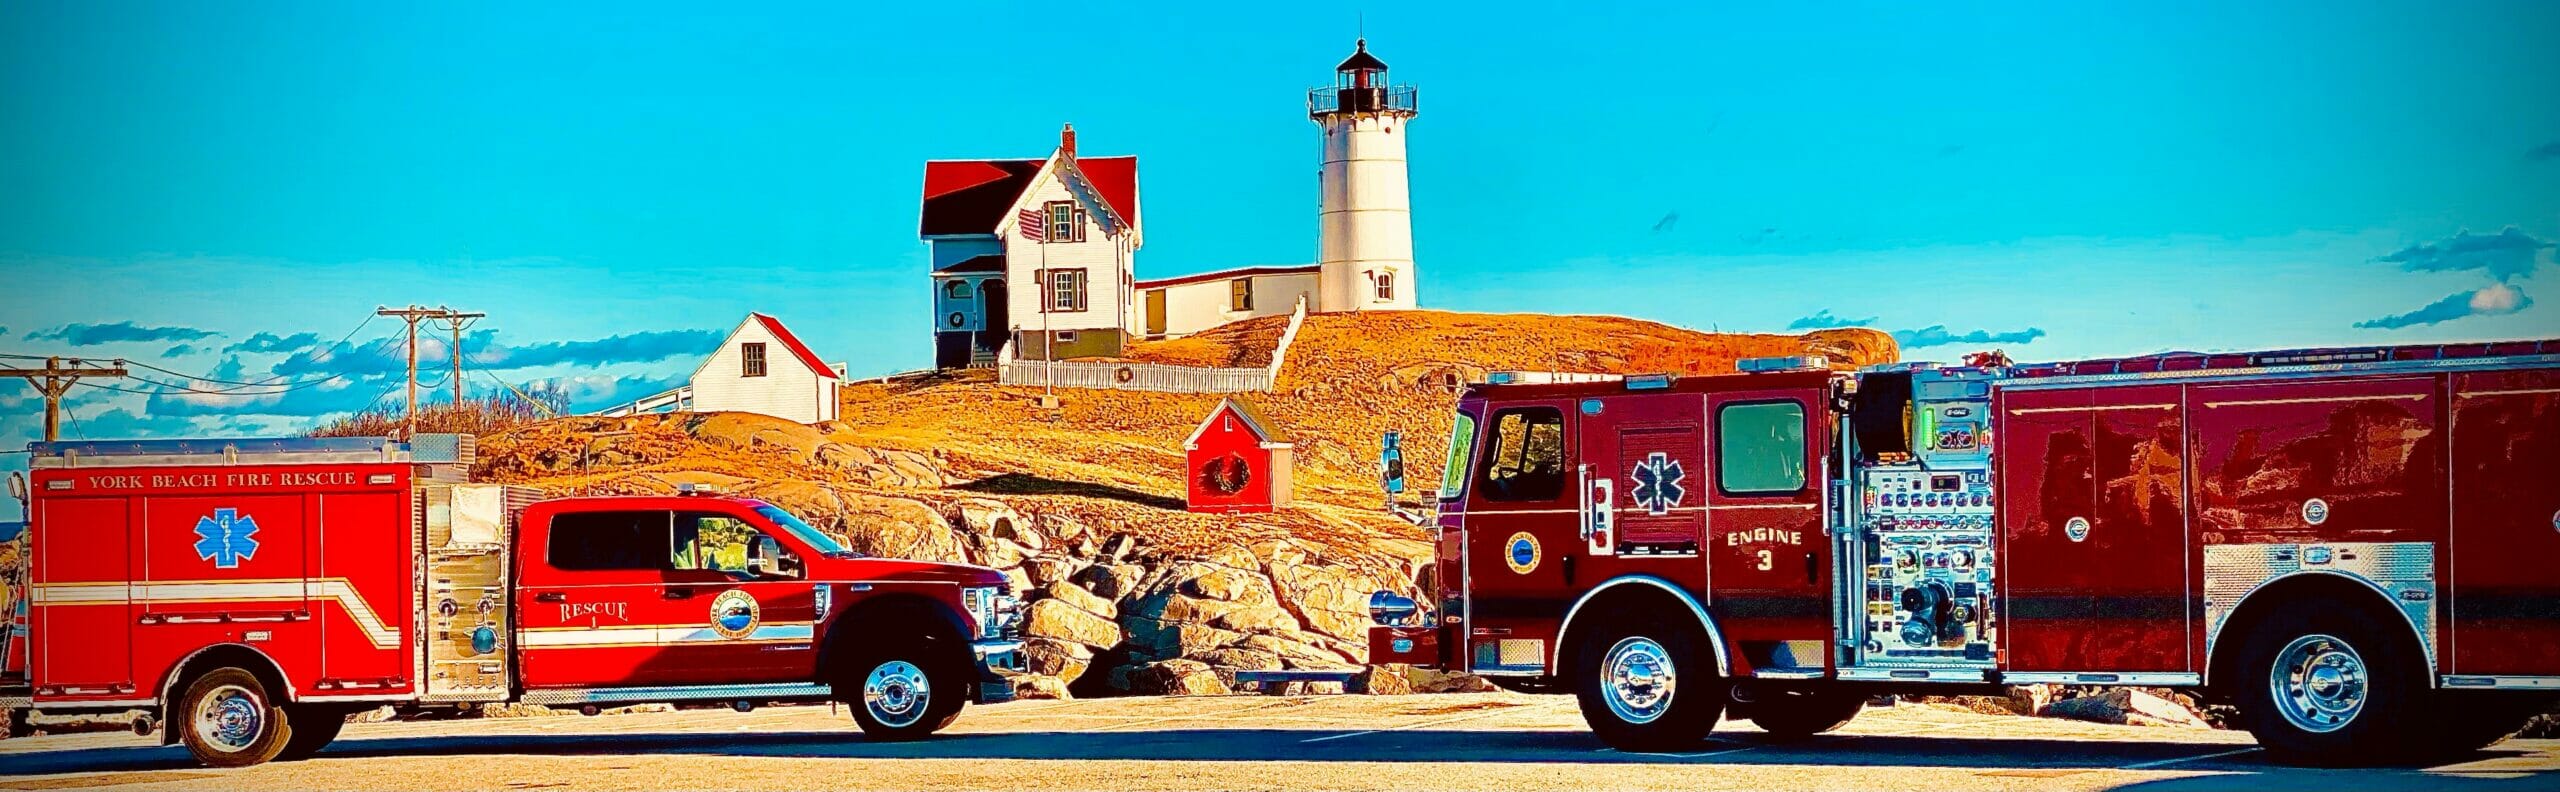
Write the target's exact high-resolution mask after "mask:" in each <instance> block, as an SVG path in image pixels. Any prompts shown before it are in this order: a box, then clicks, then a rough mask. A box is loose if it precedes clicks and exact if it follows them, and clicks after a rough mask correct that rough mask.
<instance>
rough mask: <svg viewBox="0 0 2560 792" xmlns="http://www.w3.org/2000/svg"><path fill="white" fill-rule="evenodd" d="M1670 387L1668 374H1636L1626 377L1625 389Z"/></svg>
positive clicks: (1660, 388)
mask: <svg viewBox="0 0 2560 792" xmlns="http://www.w3.org/2000/svg"><path fill="white" fill-rule="evenodd" d="M1669 387H1671V375H1669V374H1638V375H1635V376H1632V377H1628V378H1627V390H1662V389H1664V388H1669Z"/></svg>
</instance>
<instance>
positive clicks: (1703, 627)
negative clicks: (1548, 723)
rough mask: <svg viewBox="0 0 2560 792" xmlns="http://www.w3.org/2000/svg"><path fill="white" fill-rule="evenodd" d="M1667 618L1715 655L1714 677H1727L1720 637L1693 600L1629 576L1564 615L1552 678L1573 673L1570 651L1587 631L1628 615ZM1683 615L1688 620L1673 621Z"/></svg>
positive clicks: (1668, 587) (1663, 583)
mask: <svg viewBox="0 0 2560 792" xmlns="http://www.w3.org/2000/svg"><path fill="white" fill-rule="evenodd" d="M1639 613H1644V614H1671V615H1673V616H1674V617H1675V618H1674V619H1673V621H1674V622H1675V623H1676V622H1687V623H1688V624H1690V625H1692V626H1694V627H1696V628H1697V629H1698V632H1699V633H1701V634H1702V635H1703V636H1704V637H1705V638H1706V642H1705V646H1706V647H1707V650H1708V651H1710V652H1713V653H1715V663H1716V673H1717V674H1718V675H1720V676H1721V675H1726V674H1729V673H1730V666H1729V665H1728V664H1727V660H1726V657H1725V645H1724V636H1723V634H1721V633H1719V632H1718V631H1717V630H1716V626H1715V620H1714V618H1713V617H1711V616H1708V615H1707V612H1706V610H1705V609H1704V608H1702V607H1700V606H1699V605H1698V602H1697V600H1696V599H1693V598H1691V597H1690V596H1688V594H1687V593H1686V592H1682V591H1680V589H1679V588H1678V587H1677V586H1674V585H1673V584H1671V583H1670V582H1669V581H1665V580H1662V579H1660V578H1654V577H1645V576H1631V577H1622V578H1618V579H1616V580H1611V581H1609V582H1607V583H1602V584H1600V586H1599V587H1598V588H1594V589H1592V590H1591V592H1590V593H1588V594H1585V595H1583V597H1582V600H1581V601H1579V602H1576V603H1574V605H1573V608H1572V609H1571V610H1568V611H1566V612H1565V619H1564V624H1563V626H1562V628H1561V630H1560V632H1559V633H1558V634H1557V635H1556V647H1555V664H1554V665H1555V675H1556V676H1557V677H1569V676H1571V675H1573V674H1574V673H1576V668H1575V664H1577V663H1579V662H1581V660H1582V658H1580V657H1577V656H1575V653H1574V651H1573V647H1574V646H1576V645H1577V644H1578V643H1579V642H1580V641H1581V640H1582V636H1583V635H1585V634H1588V633H1589V632H1590V631H1591V630H1594V629H1600V628H1603V627H1605V626H1607V625H1609V624H1611V623H1613V622H1616V621H1617V620H1619V619H1622V618H1625V617H1626V616H1627V615H1629V614H1639ZM1679 614H1687V615H1688V616H1689V618H1687V619H1679V618H1676V617H1677V615H1679Z"/></svg>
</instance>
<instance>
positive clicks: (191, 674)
mask: <svg viewBox="0 0 2560 792" xmlns="http://www.w3.org/2000/svg"><path fill="white" fill-rule="evenodd" d="M223 668H237V669H240V670H243V671H247V672H249V674H250V675H251V676H255V677H257V678H258V684H260V685H264V686H266V688H267V695H270V696H273V697H275V702H276V703H278V704H286V703H291V702H292V701H293V695H294V694H293V688H292V686H291V685H290V684H288V683H286V682H285V679H284V669H283V668H281V667H278V666H277V665H276V661H275V659H274V658H270V657H268V656H267V655H266V653H265V652H260V651H258V650H256V649H251V648H249V647H246V646H242V645H239V644H220V645H216V646H208V647H205V648H203V649H198V650H196V653H195V654H192V655H188V656H187V659H186V660H184V661H182V662H180V663H179V664H178V667H177V670H175V671H171V672H169V679H168V682H167V683H166V684H164V685H162V686H161V688H160V722H161V723H163V724H166V723H168V722H169V721H170V719H171V717H172V715H173V713H172V711H173V710H175V709H176V708H177V706H178V702H177V697H178V696H180V695H184V694H185V693H186V690H187V686H188V685H192V684H195V681H196V678H197V677H201V676H204V675H205V674H208V673H212V672H213V671H215V670H217V669H223ZM177 735H178V730H177V729H174V728H167V727H163V728H162V729H161V730H160V743H161V744H162V745H169V744H173V743H175V742H177V739H178V738H177Z"/></svg>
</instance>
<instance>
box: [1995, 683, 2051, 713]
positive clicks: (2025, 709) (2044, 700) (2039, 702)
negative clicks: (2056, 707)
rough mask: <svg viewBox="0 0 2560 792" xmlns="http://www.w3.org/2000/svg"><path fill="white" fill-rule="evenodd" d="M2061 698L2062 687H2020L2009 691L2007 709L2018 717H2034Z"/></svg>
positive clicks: (2046, 685) (2045, 685)
mask: <svg viewBox="0 0 2560 792" xmlns="http://www.w3.org/2000/svg"><path fill="white" fill-rule="evenodd" d="M2061 696H2062V686H2061V685H2053V684H2044V685H2019V686H2017V687H2013V688H2010V689H2009V699H2008V702H2007V709H2008V710H2009V711H2010V712H2012V713H2015V714H2018V715H2034V714H2036V713H2039V712H2043V711H2044V708H2045V707H2046V706H2049V705H2051V704H2052V703H2053V702H2054V700H2055V699H2057V698H2060V697H2061Z"/></svg>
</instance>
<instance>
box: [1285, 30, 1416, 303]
mask: <svg viewBox="0 0 2560 792" xmlns="http://www.w3.org/2000/svg"><path fill="white" fill-rule="evenodd" d="M1334 71H1335V75H1336V79H1335V81H1334V84H1333V85H1331V86H1329V87H1323V88H1317V89H1314V90H1312V91H1308V92H1307V115H1308V116H1309V117H1312V118H1314V119H1315V122H1316V124H1317V125H1319V126H1322V127H1324V174H1323V178H1322V185H1323V186H1322V191H1323V199H1322V205H1321V208H1320V209H1319V211H1318V220H1317V232H1316V234H1317V241H1316V262H1317V265H1318V271H1319V274H1318V276H1317V283H1318V287H1317V289H1318V291H1317V295H1316V308H1317V310H1322V311H1378V310H1397V309H1409V308H1412V307H1413V306H1414V285H1415V282H1416V281H1415V278H1414V267H1413V209H1412V203H1411V201H1410V199H1409V198H1408V196H1407V193H1406V189H1405V162H1404V138H1405V128H1406V127H1407V126H1409V125H1410V124H1411V123H1412V122H1413V116H1414V114H1415V112H1416V108H1417V105H1416V104H1415V99H1416V96H1415V92H1414V88H1413V86H1410V85H1394V84H1392V83H1389V82H1387V64H1386V62H1385V61H1381V60H1378V57H1377V56H1375V55H1371V54H1369V42H1368V40H1367V39H1361V40H1360V41H1359V43H1358V45H1357V46H1356V48H1355V50H1354V51H1353V52H1352V53H1351V57H1350V58H1347V59H1345V60H1343V61H1342V65H1340V66H1336V67H1334Z"/></svg>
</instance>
